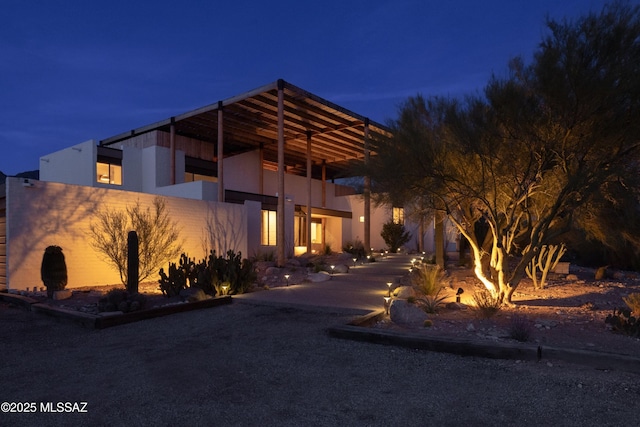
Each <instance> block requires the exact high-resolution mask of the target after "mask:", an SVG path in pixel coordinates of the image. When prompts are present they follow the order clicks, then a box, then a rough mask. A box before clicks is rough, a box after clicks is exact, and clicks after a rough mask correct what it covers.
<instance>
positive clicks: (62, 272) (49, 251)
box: [40, 246, 67, 298]
mask: <svg viewBox="0 0 640 427" xmlns="http://www.w3.org/2000/svg"><path fill="white" fill-rule="evenodd" d="M40 277H41V279H42V282H43V283H44V285H45V286H46V287H47V295H48V296H49V298H51V297H53V293H54V292H55V291H61V290H63V289H64V288H65V287H66V286H67V264H66V262H65V260H64V254H63V253H62V248H61V247H60V246H48V247H47V248H46V249H45V250H44V255H43V256H42V265H41V267H40Z"/></svg>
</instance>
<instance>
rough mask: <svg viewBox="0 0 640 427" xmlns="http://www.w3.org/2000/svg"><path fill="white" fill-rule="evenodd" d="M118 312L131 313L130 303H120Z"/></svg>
mask: <svg viewBox="0 0 640 427" xmlns="http://www.w3.org/2000/svg"><path fill="white" fill-rule="evenodd" d="M118 311H121V312H123V313H126V312H128V311H129V302H127V301H120V303H119V304H118Z"/></svg>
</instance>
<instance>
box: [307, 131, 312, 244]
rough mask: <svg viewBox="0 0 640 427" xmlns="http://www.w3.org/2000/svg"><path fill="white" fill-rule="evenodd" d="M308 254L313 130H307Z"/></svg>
mask: <svg viewBox="0 0 640 427" xmlns="http://www.w3.org/2000/svg"><path fill="white" fill-rule="evenodd" d="M306 233H307V254H311V131H307V230H306Z"/></svg>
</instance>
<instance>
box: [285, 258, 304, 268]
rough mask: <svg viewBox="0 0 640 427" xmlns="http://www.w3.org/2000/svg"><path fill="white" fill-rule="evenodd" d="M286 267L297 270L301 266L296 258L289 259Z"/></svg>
mask: <svg viewBox="0 0 640 427" xmlns="http://www.w3.org/2000/svg"><path fill="white" fill-rule="evenodd" d="M287 266H289V267H294V268H297V267H300V266H301V264H300V261H299V260H297V259H296V258H291V259H290V260H289V261H287Z"/></svg>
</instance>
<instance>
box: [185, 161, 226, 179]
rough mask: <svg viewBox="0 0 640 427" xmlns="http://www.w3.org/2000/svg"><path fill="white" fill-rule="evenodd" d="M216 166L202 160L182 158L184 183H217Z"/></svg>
mask: <svg viewBox="0 0 640 427" xmlns="http://www.w3.org/2000/svg"><path fill="white" fill-rule="evenodd" d="M216 173H217V168H216V164H215V163H214V162H212V161H211V160H202V159H198V158H195V157H189V156H185V158H184V182H193V181H210V182H217V181H218V178H217V177H216Z"/></svg>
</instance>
